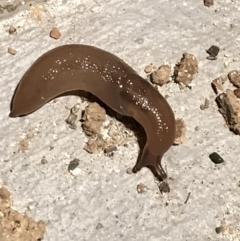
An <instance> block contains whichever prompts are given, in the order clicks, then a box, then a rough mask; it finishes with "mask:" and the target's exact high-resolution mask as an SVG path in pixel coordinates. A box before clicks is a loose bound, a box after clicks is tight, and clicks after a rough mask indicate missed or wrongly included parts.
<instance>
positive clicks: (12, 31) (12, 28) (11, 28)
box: [8, 26, 17, 34]
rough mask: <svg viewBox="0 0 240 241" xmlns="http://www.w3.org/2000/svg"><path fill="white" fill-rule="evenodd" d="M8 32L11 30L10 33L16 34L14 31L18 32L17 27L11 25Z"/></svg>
mask: <svg viewBox="0 0 240 241" xmlns="http://www.w3.org/2000/svg"><path fill="white" fill-rule="evenodd" d="M8 32H9V34H14V33H16V32H17V29H16V28H14V27H13V26H10V27H9V29H8Z"/></svg>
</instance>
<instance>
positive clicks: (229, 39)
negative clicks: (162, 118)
mask: <svg viewBox="0 0 240 241" xmlns="http://www.w3.org/2000/svg"><path fill="white" fill-rule="evenodd" d="M1 2H2V1H1ZM239 10H240V3H239V1H230V0H228V1H227V0H224V1H220V0H219V1H215V5H214V6H213V7H210V8H207V7H205V6H204V5H203V1H200V0H199V1H191V0H185V1H177V0H175V1H174V0H172V1H167V0H165V1H164V0H159V1H151V2H150V1H128V2H127V4H126V3H124V1H119V0H113V1H109V0H105V1H103V0H102V1H100V0H99V1H98V0H94V1H92V0H87V1H77V0H75V1H73V0H72V1H57V0H54V1H53V0H52V1H47V3H44V4H43V5H41V4H40V5H38V6H36V5H34V7H32V8H31V9H30V10H29V9H28V8H26V10H24V11H18V10H16V11H15V12H14V13H13V14H7V15H4V16H3V15H0V43H1V45H0V68H1V77H0V90H1V95H0V111H1V112H0V118H1V119H0V123H1V126H0V150H1V154H0V161H1V162H0V181H1V182H2V184H3V185H5V186H6V187H7V188H8V189H9V190H10V191H11V193H12V194H13V197H14V200H15V201H14V206H15V208H16V209H17V210H18V211H21V212H24V211H26V210H27V209H28V208H30V210H31V213H30V214H29V215H30V216H31V217H32V218H34V219H35V220H40V219H41V220H44V221H45V222H46V234H45V238H44V241H50V240H64V241H71V240H126V241H127V240H150V241H157V240H162V241H167V240H181V241H192V240H195V241H202V240H211V241H215V240H221V241H223V240H224V241H225V240H240V232H239V230H240V224H239V220H240V216H239V213H240V206H239V195H240V177H239V174H240V165H239V156H240V149H239V140H240V137H239V136H236V135H234V134H232V133H231V132H230V131H229V130H228V128H227V127H226V125H225V122H224V119H223V117H222V116H221V115H220V114H219V112H218V109H217V106H216V104H215V101H214V99H215V95H214V93H213V91H212V88H211V85H210V83H211V81H212V80H213V79H214V78H217V77H219V76H220V75H222V74H227V73H228V72H229V71H230V70H232V69H238V68H239V63H240V60H239V53H240V51H239V44H240V39H239V30H240V28H239V26H240V22H239ZM9 25H13V26H15V27H16V28H17V34H16V35H9V33H8V32H6V29H8V26H9ZM54 26H57V27H58V28H59V29H60V31H61V33H62V38H61V39H60V40H54V39H51V38H49V31H50V30H51V28H52V27H54ZM66 43H84V44H90V45H95V46H98V47H101V48H103V49H105V50H108V51H110V52H112V53H114V54H117V55H118V56H119V57H121V58H123V59H124V60H125V61H127V62H128V63H129V64H130V65H131V66H133V68H134V69H136V70H137V71H138V72H139V74H141V75H142V76H143V77H145V74H144V71H143V69H144V67H145V66H146V65H147V64H150V63H153V64H154V65H156V66H159V65H161V64H163V63H169V64H171V65H172V66H174V65H175V63H176V62H177V61H179V60H180V58H181V57H182V53H183V52H188V53H191V54H193V55H194V56H195V57H196V58H197V60H198V63H199V73H198V75H196V77H195V79H194V82H193V86H192V89H187V88H186V89H183V90H180V89H179V87H178V86H177V85H176V84H174V83H170V84H168V85H166V86H164V87H163V88H161V90H160V91H161V92H162V93H163V94H164V95H166V94H168V95H169V96H170V97H169V98H168V101H169V103H170V104H171V106H172V108H173V110H174V112H175V114H176V117H178V118H183V119H184V121H185V123H186V126H187V134H186V137H187V139H186V141H185V143H184V144H182V145H180V146H177V147H172V148H171V149H170V150H169V152H168V153H167V154H166V155H165V157H164V160H163V165H164V166H165V165H166V166H167V171H168V175H169V177H171V178H172V179H173V180H169V185H170V187H171V192H170V193H168V194H161V193H159V190H158V187H157V185H156V184H155V183H154V178H153V176H152V174H151V173H150V172H149V171H148V170H147V169H144V170H142V171H141V172H139V173H137V174H136V175H135V174H132V175H129V174H127V173H126V169H127V168H128V167H132V166H133V165H134V164H135V162H136V158H137V155H138V151H139V149H138V146H137V144H135V145H133V144H131V145H129V146H128V147H120V148H119V149H118V151H117V152H116V153H115V155H114V157H113V158H109V157H105V156H104V155H102V154H99V155H91V154H88V153H86V151H84V150H83V146H84V144H85V141H86V137H85V136H84V134H83V132H82V130H81V128H78V129H77V130H75V131H74V130H71V129H69V127H68V125H67V124H66V123H65V121H64V120H65V119H66V118H67V116H68V114H69V110H67V109H66V108H65V106H66V105H68V106H73V105H74V104H76V103H77V102H79V98H77V97H64V98H61V99H59V100H58V101H57V102H51V103H49V104H48V105H46V106H44V107H43V108H41V109H40V110H39V111H37V112H35V113H33V114H32V115H29V116H27V117H24V118H16V119H10V118H9V117H8V114H9V104H10V100H11V97H12V94H13V91H14V88H15V87H16V85H17V83H18V81H19V80H20V78H21V77H22V75H23V74H24V72H25V71H26V70H27V69H28V67H29V66H30V65H31V63H32V62H33V61H34V60H35V59H36V58H37V57H39V56H40V55H41V54H42V53H44V52H46V51H47V50H49V49H51V48H53V47H56V46H59V45H62V44H66ZM213 44H214V45H217V46H219V47H220V49H221V50H220V53H219V56H218V59H217V60H215V61H211V60H207V59H206V56H207V54H206V52H205V51H206V49H208V48H209V47H210V46H211V45H213ZM8 47H12V48H14V49H16V50H17V54H16V55H10V54H9V53H8V52H7V49H8ZM205 98H208V99H209V100H210V107H209V108H208V109H206V110H201V109H200V105H201V104H203V103H204V100H205ZM196 127H198V131H196ZM213 151H216V152H218V153H219V154H220V155H221V156H222V157H223V158H224V159H225V163H224V164H221V165H218V166H216V165H214V164H213V163H212V162H211V161H210V159H209V158H208V155H209V154H210V153H212V152H213ZM43 156H45V159H46V160H47V163H46V164H44V165H43V164H41V159H42V158H43ZM74 158H78V159H80V160H82V162H81V165H80V167H81V170H82V171H81V173H80V174H79V175H78V176H76V177H75V178H74V177H72V176H71V175H70V174H68V172H67V167H68V164H69V162H70V161H71V160H73V159H74ZM139 183H144V184H145V185H146V186H147V187H148V188H149V189H148V191H147V192H145V193H144V194H138V193H137V190H136V187H137V185H138V184H139ZM189 192H191V195H190V198H189V200H188V202H187V204H184V202H185V200H186V198H187V196H188V193H189ZM224 219H225V220H226V222H227V225H228V224H229V225H231V227H232V230H229V229H227V230H226V232H225V235H223V234H217V233H216V231H215V228H216V227H218V226H220V224H221V221H223V220H224ZM101 224H102V225H101Z"/></svg>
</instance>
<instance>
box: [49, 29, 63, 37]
mask: <svg viewBox="0 0 240 241" xmlns="http://www.w3.org/2000/svg"><path fill="white" fill-rule="evenodd" d="M61 36H62V34H61V33H60V31H59V29H58V28H56V27H54V28H52V30H51V31H50V37H51V38H53V39H59V38H61Z"/></svg>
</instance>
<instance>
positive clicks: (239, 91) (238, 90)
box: [233, 88, 240, 98]
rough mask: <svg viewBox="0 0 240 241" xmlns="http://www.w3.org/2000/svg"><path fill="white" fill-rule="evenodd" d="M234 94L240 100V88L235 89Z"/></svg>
mask: <svg viewBox="0 0 240 241" xmlns="http://www.w3.org/2000/svg"><path fill="white" fill-rule="evenodd" d="M233 92H234V95H236V96H237V97H238V98H240V88H238V89H235V90H234V91H233Z"/></svg>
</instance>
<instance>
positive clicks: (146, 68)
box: [144, 65, 153, 74]
mask: <svg viewBox="0 0 240 241" xmlns="http://www.w3.org/2000/svg"><path fill="white" fill-rule="evenodd" d="M152 71H153V67H152V65H147V66H146V67H145V68H144V72H145V73H146V74H149V73H151V72H152Z"/></svg>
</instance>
